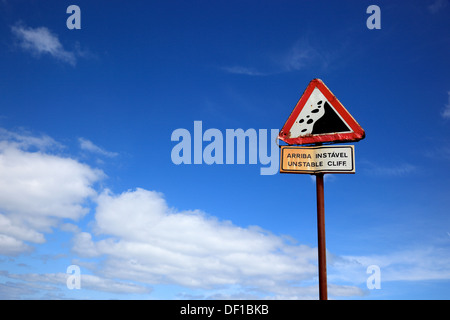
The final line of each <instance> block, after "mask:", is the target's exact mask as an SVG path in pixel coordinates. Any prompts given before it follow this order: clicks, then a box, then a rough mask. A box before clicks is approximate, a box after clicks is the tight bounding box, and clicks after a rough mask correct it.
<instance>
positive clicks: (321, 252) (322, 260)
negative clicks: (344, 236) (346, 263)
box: [316, 173, 328, 300]
mask: <svg viewBox="0 0 450 320" xmlns="http://www.w3.org/2000/svg"><path fill="white" fill-rule="evenodd" d="M323 175H324V174H323V173H318V174H316V193H317V240H318V246H317V250H318V256H319V298H320V300H328V292H327V259H326V246H325V201H324V192H323Z"/></svg>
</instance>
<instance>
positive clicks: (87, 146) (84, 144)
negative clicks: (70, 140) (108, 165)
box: [78, 138, 118, 158]
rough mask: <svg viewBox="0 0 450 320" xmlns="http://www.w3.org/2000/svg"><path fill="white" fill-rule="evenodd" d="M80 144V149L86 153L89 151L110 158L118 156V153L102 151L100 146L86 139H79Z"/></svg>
mask: <svg viewBox="0 0 450 320" xmlns="http://www.w3.org/2000/svg"><path fill="white" fill-rule="evenodd" d="M78 142H79V143H80V148H81V149H82V150H85V151H89V152H92V153H95V154H98V155H102V156H105V157H108V158H113V157H116V156H117V155H118V153H117V152H111V151H106V150H105V149H102V148H100V147H99V146H97V145H95V144H94V143H93V142H92V141H90V140H87V139H84V138H78Z"/></svg>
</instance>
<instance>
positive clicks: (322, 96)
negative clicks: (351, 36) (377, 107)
mask: <svg viewBox="0 0 450 320" xmlns="http://www.w3.org/2000/svg"><path fill="white" fill-rule="evenodd" d="M364 137H365V132H364V130H363V129H362V128H361V126H360V125H359V124H358V123H357V122H356V121H355V119H353V117H352V116H351V115H350V113H349V112H348V111H347V110H346V109H345V108H344V106H343V105H342V104H341V103H340V102H339V100H338V99H337V98H336V97H335V96H334V95H333V94H332V93H331V91H330V89H328V88H327V86H326V85H325V84H324V83H323V82H322V80H320V79H314V80H312V81H311V82H310V83H309V85H308V87H307V88H306V90H305V92H304V93H303V95H302V96H301V98H300V100H299V101H298V103H297V105H296V106H295V108H294V110H293V111H292V113H291V115H290V116H289V118H288V119H287V121H286V123H285V124H284V126H283V128H282V129H281V131H280V134H279V135H278V138H279V139H280V140H282V141H284V142H286V143H287V144H289V145H304V144H313V143H323V142H344V141H359V140H361V139H364Z"/></svg>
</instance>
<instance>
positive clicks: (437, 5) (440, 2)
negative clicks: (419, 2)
mask: <svg viewBox="0 0 450 320" xmlns="http://www.w3.org/2000/svg"><path fill="white" fill-rule="evenodd" d="M447 5H448V0H436V1H434V2H433V3H432V4H430V5H429V6H428V11H430V12H431V13H433V14H435V13H438V12H439V11H441V10H442V9H444V8H445V7H447Z"/></svg>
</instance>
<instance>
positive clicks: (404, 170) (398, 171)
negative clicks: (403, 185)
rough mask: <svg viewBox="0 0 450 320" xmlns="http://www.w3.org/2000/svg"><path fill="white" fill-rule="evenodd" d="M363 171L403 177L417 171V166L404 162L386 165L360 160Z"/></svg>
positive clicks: (378, 174)
mask: <svg viewBox="0 0 450 320" xmlns="http://www.w3.org/2000/svg"><path fill="white" fill-rule="evenodd" d="M361 163H362V164H363V166H364V171H365V172H366V173H368V174H370V175H373V176H380V177H403V176H407V175H409V174H411V173H414V172H416V171H417V166H415V165H413V164H410V163H407V162H404V163H401V164H396V165H391V166H386V165H380V164H376V163H373V162H371V161H367V160H362V161H361Z"/></svg>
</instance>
